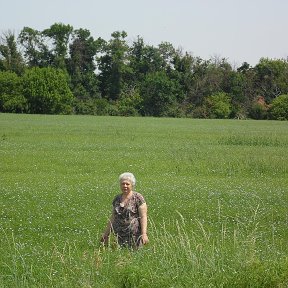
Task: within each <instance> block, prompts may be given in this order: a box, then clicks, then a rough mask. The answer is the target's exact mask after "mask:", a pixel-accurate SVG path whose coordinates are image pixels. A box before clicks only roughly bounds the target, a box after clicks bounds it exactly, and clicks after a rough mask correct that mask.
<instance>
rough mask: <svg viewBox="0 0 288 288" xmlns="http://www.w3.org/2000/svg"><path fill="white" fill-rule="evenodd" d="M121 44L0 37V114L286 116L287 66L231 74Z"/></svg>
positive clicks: (35, 33)
mask: <svg viewBox="0 0 288 288" xmlns="http://www.w3.org/2000/svg"><path fill="white" fill-rule="evenodd" d="M127 38H128V35H127V33H126V32H125V31H114V32H112V33H111V39H108V40H104V39H102V38H101V37H98V38H97V39H96V38H94V37H93V36H92V35H91V33H90V31H89V30H87V29H84V28H79V29H74V27H72V26H71V25H66V24H63V23H54V24H52V25H51V26H50V27H49V28H47V29H44V30H43V31H39V30H37V29H34V28H31V27H24V28H23V29H22V31H21V32H20V33H19V35H15V34H14V33H12V32H11V31H8V32H3V33H2V37H1V38H0V83H1V86H2V87H1V88H0V112H16V113H49V114H58V113H80V114H94V115H103V114H106V115H126V116H133V115H142V116H156V117H161V116H169V117H202V118H247V117H250V118H254V119H286V116H285V113H284V116H283V113H282V112H281V113H282V114H281V113H280V112H276V111H282V110H283V109H284V110H285V109H286V108H285V107H286V106H285V105H286V102H285V100H282V98H283V97H282V95H287V94H288V59H268V58H261V59H260V60H259V63H257V64H256V65H255V66H254V67H252V66H251V65H250V64H249V63H247V62H244V63H242V65H241V66H240V67H233V66H232V65H231V64H230V63H229V62H228V60H227V59H226V58H217V57H213V58H211V59H201V58H200V57H197V56H193V55H192V54H191V53H188V52H186V51H183V49H181V48H175V47H173V45H172V44H171V43H168V42H165V41H163V42H161V43H160V44H159V45H157V46H152V45H148V44H146V43H145V41H144V39H143V38H142V37H140V36H138V37H137V38H136V39H135V40H134V41H132V42H129V41H128V40H127ZM8 87H9V88H8ZM280 96H281V97H280ZM279 97H280V98H279ZM278 98H279V100H277V99H278ZM284 98H285V97H284ZM259 99H261V101H260V100H259ZM282 106H283V107H284V108H283V107H282ZM282 108H283V109H282ZM281 109H282V110H281ZM279 113H280V114H279ZM279 115H280V116H279Z"/></svg>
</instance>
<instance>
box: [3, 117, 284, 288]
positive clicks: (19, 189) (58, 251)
mask: <svg viewBox="0 0 288 288" xmlns="http://www.w3.org/2000/svg"><path fill="white" fill-rule="evenodd" d="M0 159H1V160H0V181H1V185H0V189H1V190H0V224H1V227H0V243H1V245H0V287H3V288H4V287H5V288H6V287H13V288H14V287H21V288H22V287H27V288H28V287H29V288H31V287H70V288H71V287H105V288H106V287H288V245H287V244H288V229H287V228H288V209H287V207H288V123H287V122H284V121H283V122H281V121H252V120H203V119H202V120H200V119H199V120H198V119H170V118H125V117H95V116H48V115H16V114H0ZM125 171H130V172H133V173H134V174H135V176H136V179H137V184H136V191H138V192H141V193H142V194H143V195H144V196H145V199H146V201H147V203H148V207H149V210H148V216H149V226H148V229H149V231H148V232H149V238H150V243H149V244H148V245H147V246H145V247H144V248H143V249H140V250H138V251H129V250H126V249H119V248H117V247H116V246H115V245H114V244H113V241H112V243H111V245H110V246H109V247H102V246H101V245H99V239H100V235H101V233H102V232H103V230H104V228H105V225H106V222H107V219H108V217H109V215H110V212H111V201H112V199H113V197H114V196H115V195H116V194H118V193H119V192H120V191H119V184H118V176H119V175H120V174H121V173H122V172H125Z"/></svg>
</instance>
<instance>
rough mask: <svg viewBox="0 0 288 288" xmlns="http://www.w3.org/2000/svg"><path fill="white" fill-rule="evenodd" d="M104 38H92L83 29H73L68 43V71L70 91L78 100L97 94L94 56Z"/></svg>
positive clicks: (95, 96) (94, 96)
mask: <svg viewBox="0 0 288 288" xmlns="http://www.w3.org/2000/svg"><path fill="white" fill-rule="evenodd" d="M102 43H104V40H102V39H101V38H98V39H97V40H94V39H93V37H92V36H91V34H90V32H89V31H88V30H85V29H78V30H75V31H74V34H73V39H72V43H71V44H70V59H69V65H68V72H69V74H70V77H71V86H72V91H73V94H74V96H75V97H77V99H79V100H83V101H84V100H88V99H90V98H97V97H98V96H99V94H100V93H99V87H98V79H97V75H96V73H95V69H96V63H95V61H94V60H95V56H96V54H97V52H99V51H100V48H101V45H102Z"/></svg>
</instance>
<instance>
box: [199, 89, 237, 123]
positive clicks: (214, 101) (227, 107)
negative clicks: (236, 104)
mask: <svg viewBox="0 0 288 288" xmlns="http://www.w3.org/2000/svg"><path fill="white" fill-rule="evenodd" d="M231 108H232V107H231V97H230V96H229V95H228V94H226V93H224V92H219V93H216V94H213V95H211V96H208V97H207V98H206V99H205V101H204V109H205V111H206V113H207V114H206V115H207V117H208V118H218V119H223V118H229V116H230V113H231Z"/></svg>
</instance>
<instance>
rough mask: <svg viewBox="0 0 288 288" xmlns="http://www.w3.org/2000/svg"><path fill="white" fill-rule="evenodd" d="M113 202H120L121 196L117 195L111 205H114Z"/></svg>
mask: <svg viewBox="0 0 288 288" xmlns="http://www.w3.org/2000/svg"><path fill="white" fill-rule="evenodd" d="M115 202H121V194H118V195H116V196H115V197H114V199H113V201H112V203H113V204H114V203H115Z"/></svg>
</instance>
